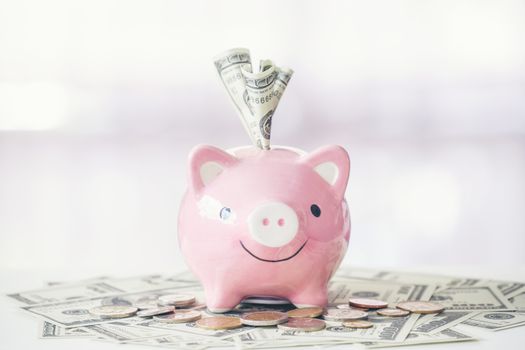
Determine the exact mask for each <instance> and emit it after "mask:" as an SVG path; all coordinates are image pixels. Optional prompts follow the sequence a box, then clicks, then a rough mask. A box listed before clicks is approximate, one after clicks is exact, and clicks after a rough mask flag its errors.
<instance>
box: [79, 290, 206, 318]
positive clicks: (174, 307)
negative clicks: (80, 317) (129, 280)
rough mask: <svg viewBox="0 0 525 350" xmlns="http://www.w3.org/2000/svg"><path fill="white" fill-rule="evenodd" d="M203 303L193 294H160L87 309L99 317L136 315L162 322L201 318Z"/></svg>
mask: <svg viewBox="0 0 525 350" xmlns="http://www.w3.org/2000/svg"><path fill="white" fill-rule="evenodd" d="M205 307H206V305H204V304H197V303H196V300H195V296H193V295H185V294H166V295H161V296H160V297H159V298H158V299H157V300H156V301H151V302H147V303H142V304H137V305H133V306H124V305H102V306H97V307H95V308H92V309H90V310H89V313H91V314H92V315H94V316H98V317H100V318H125V317H132V316H138V317H143V318H153V319H154V320H155V321H157V322H163V323H185V322H193V321H196V320H198V319H200V318H201V313H200V312H199V311H198V310H199V309H203V308H205Z"/></svg>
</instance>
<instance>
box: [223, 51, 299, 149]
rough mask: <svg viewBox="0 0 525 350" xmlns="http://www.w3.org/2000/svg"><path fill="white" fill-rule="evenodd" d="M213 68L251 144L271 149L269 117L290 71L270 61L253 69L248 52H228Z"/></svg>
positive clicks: (271, 115)
mask: <svg viewBox="0 0 525 350" xmlns="http://www.w3.org/2000/svg"><path fill="white" fill-rule="evenodd" d="M214 61H215V67H216V68H217V71H218V73H219V76H220V78H221V80H222V82H223V84H224V87H225V88H226V91H227V92H228V95H229V96H230V98H231V100H232V102H233V104H234V106H235V109H236V110H237V112H238V115H239V118H240V119H241V122H242V125H243V126H244V129H245V130H246V132H247V133H248V135H249V137H250V139H251V141H252V143H253V144H254V145H255V146H257V147H259V148H261V149H265V150H268V149H270V136H271V132H272V117H273V115H274V114H275V110H276V109H277V105H278V104H279V101H280V100H281V97H282V95H283V93H284V90H285V89H286V86H287V85H288V82H289V81H290V79H291V77H292V74H293V71H292V70H291V69H289V68H281V67H277V66H276V65H275V64H274V63H273V62H272V61H271V60H261V61H260V62H259V67H254V66H253V65H252V61H251V57H250V51H248V49H244V48H235V49H230V50H228V51H226V52H223V53H221V54H219V55H217V57H215V59H214Z"/></svg>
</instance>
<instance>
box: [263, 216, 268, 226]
mask: <svg viewBox="0 0 525 350" xmlns="http://www.w3.org/2000/svg"><path fill="white" fill-rule="evenodd" d="M262 224H263V225H264V226H268V225H269V224H270V220H268V218H264V219H263V220H262Z"/></svg>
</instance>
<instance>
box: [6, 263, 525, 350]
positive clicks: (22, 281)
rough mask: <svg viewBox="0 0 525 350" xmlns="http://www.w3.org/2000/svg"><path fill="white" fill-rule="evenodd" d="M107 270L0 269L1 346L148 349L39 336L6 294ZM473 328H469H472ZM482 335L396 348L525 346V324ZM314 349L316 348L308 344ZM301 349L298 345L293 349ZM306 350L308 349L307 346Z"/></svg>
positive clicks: (464, 271) (454, 269)
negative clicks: (474, 339) (454, 340)
mask: <svg viewBox="0 0 525 350" xmlns="http://www.w3.org/2000/svg"><path fill="white" fill-rule="evenodd" d="M182 269H183V268H182V267H180V268H178V269H177V270H166V271H149V272H150V273H164V274H173V273H174V272H177V271H182ZM410 270H411V271H425V272H428V273H430V272H432V273H439V274H447V275H456V276H470V277H478V278H491V279H495V278H498V279H502V280H504V279H506V280H516V281H525V278H524V277H525V266H517V267H516V266H515V267H494V266H441V267H437V266H419V267H417V268H410ZM112 272H113V273H111V275H115V276H129V275H134V274H142V273H146V272H147V271H139V272H137V271H134V272H133V273H131V272H130V271H121V273H118V274H117V273H115V272H118V271H112ZM107 274H108V273H107V271H103V272H101V271H73V270H64V271H57V270H53V271H39V270H12V269H10V270H6V269H3V270H0V281H1V285H0V293H1V294H2V295H1V296H0V312H1V316H0V330H1V333H0V334H1V336H0V349H2V350H3V349H13V350H14V349H53V350H60V349H71V348H72V347H74V348H75V349H76V350H81V349H94V348H96V349H101V350H102V349H121V350H122V349H130V350H132V349H137V350H138V349H145V348H146V347H145V346H139V345H131V344H126V345H121V344H116V343H106V342H96V341H93V340H88V339H40V338H39V337H38V333H39V322H40V321H39V320H38V319H36V318H34V317H32V316H31V315H29V314H27V313H25V312H23V311H21V310H20V309H19V308H18V305H17V304H16V303H15V302H14V301H12V300H10V299H9V298H8V297H6V296H5V295H6V294H7V293H12V292H17V291H23V290H28V289H35V288H39V287H41V286H42V285H43V284H44V283H45V282H47V281H74V280H79V279H83V278H90V277H94V276H100V275H107ZM470 329H471V328H469V330H470ZM470 333H471V334H472V335H474V336H476V337H477V338H479V339H480V340H479V341H473V342H458V343H442V344H431V345H412V346H410V347H407V346H405V347H396V348H395V349H402V348H407V349H413V350H417V349H432V350H441V349H464V350H469V349H476V350H479V349H487V350H488V349H491V350H492V349H501V350H508V349H524V348H525V327H516V328H512V329H508V330H504V331H500V332H484V331H479V332H472V331H471V332H470ZM309 348H310V349H314V348H316V347H309ZM343 348H344V349H347V348H351V346H350V345H345V346H344V347H343V346H339V347H338V349H343ZM294 349H298V348H294ZM305 349H306V348H305Z"/></svg>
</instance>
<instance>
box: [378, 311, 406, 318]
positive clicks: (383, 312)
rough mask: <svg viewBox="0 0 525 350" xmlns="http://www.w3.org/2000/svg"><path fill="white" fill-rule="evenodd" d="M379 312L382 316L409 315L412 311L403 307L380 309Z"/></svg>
mask: <svg viewBox="0 0 525 350" xmlns="http://www.w3.org/2000/svg"><path fill="white" fill-rule="evenodd" d="M377 314H378V315H381V316H389V317H400V316H406V315H409V314H410V312H409V311H406V310H401V309H380V310H377Z"/></svg>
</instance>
